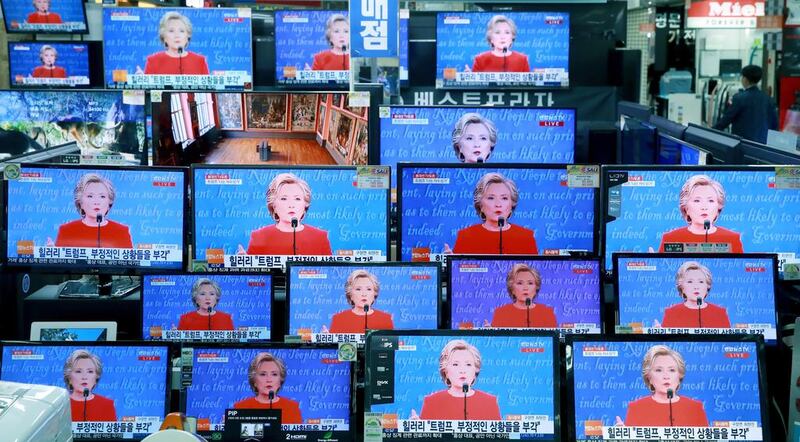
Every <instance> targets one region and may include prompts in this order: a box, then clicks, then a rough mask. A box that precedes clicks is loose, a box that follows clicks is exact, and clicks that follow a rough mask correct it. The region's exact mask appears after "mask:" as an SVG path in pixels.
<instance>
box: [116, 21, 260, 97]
mask: <svg viewBox="0 0 800 442" xmlns="http://www.w3.org/2000/svg"><path fill="white" fill-rule="evenodd" d="M250 34H251V26H250V9H249V8H242V9H232V8H208V9H195V8H103V35H104V37H103V41H104V44H105V45H104V47H103V54H104V58H103V62H104V63H103V65H104V69H105V79H106V80H105V84H106V87H108V88H132V89H164V88H176V89H251V88H252V82H253V79H252V76H253V60H252V53H253V49H252V39H251V35H250Z"/></svg>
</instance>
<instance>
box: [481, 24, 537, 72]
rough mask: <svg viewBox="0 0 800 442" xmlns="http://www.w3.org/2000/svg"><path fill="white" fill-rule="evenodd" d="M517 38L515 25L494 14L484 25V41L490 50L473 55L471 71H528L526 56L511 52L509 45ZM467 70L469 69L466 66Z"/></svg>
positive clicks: (529, 68) (529, 69)
mask: <svg viewBox="0 0 800 442" xmlns="http://www.w3.org/2000/svg"><path fill="white" fill-rule="evenodd" d="M516 38H517V25H516V23H514V20H512V19H510V18H508V17H506V16H505V15H495V16H494V17H492V18H491V20H489V23H487V25H486V41H488V42H489V46H490V47H491V50H489V51H486V52H483V53H481V54H479V55H477V56H476V57H475V60H474V62H473V63H472V69H471V71H472V72H530V71H531V67H530V65H529V64H528V56H527V55H525V54H522V53H520V52H513V51H512V50H511V45H512V44H514V40H515V39H516ZM466 70H467V71H470V69H469V66H467V69H466Z"/></svg>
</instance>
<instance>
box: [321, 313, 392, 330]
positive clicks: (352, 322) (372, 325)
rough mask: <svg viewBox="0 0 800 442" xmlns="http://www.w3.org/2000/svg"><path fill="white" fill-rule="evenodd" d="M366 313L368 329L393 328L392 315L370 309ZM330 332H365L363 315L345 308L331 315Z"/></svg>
mask: <svg viewBox="0 0 800 442" xmlns="http://www.w3.org/2000/svg"><path fill="white" fill-rule="evenodd" d="M371 312H372V314H369V315H367V327H369V329H370V330H393V329H394V322H393V321H392V315H390V314H389V313H386V312H382V311H380V310H372V311H371ZM329 331H330V332H331V333H365V331H366V330H364V316H359V315H357V314H355V313H354V312H353V311H352V310H345V311H343V312H339V313H337V314H335V315H333V320H331V328H330V330H329Z"/></svg>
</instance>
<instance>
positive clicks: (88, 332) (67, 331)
mask: <svg viewBox="0 0 800 442" xmlns="http://www.w3.org/2000/svg"><path fill="white" fill-rule="evenodd" d="M30 337H31V341H42V342H45V341H47V342H65V341H76V342H87V341H116V340H117V323H116V322H94V321H93V322H89V321H56V322H51V321H46V322H45V321H34V322H32V323H31V334H30Z"/></svg>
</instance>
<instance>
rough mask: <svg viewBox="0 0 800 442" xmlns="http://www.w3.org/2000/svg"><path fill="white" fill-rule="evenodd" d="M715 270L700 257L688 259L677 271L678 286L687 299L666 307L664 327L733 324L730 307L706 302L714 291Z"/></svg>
mask: <svg viewBox="0 0 800 442" xmlns="http://www.w3.org/2000/svg"><path fill="white" fill-rule="evenodd" d="M711 283H712V278H711V270H709V269H708V267H706V266H704V265H702V264H700V263H699V262H697V261H686V262H685V263H683V264H682V265H681V266H680V268H678V272H677V274H676V275H675V287H676V288H677V289H678V295H680V296H681V297H682V298H683V302H681V303H679V304H675V305H672V306H670V307H668V308H667V309H666V310H664V319H663V320H662V321H661V324H656V326H661V327H681V328H700V327H702V328H731V321H730V319H728V311H727V310H725V308H723V307H720V306H718V305H714V304H711V303H710V302H705V299H706V297H707V296H708V292H710V291H711Z"/></svg>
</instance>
